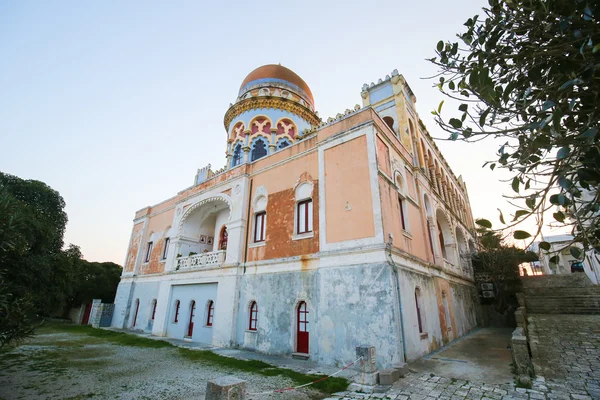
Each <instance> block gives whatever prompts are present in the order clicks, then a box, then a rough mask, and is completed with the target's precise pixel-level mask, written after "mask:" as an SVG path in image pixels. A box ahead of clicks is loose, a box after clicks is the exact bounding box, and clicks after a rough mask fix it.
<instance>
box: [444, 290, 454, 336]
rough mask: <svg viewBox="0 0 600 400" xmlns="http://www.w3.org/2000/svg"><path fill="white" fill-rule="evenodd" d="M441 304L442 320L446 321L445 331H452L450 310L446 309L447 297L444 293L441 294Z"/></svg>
mask: <svg viewBox="0 0 600 400" xmlns="http://www.w3.org/2000/svg"><path fill="white" fill-rule="evenodd" d="M442 303H443V305H444V319H445V320H446V329H447V330H452V322H451V321H450V308H449V307H448V296H446V292H442Z"/></svg>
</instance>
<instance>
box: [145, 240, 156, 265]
mask: <svg viewBox="0 0 600 400" xmlns="http://www.w3.org/2000/svg"><path fill="white" fill-rule="evenodd" d="M153 245H154V243H152V242H148V247H147V249H146V257H145V258H144V262H148V261H150V256H152V247H153Z"/></svg>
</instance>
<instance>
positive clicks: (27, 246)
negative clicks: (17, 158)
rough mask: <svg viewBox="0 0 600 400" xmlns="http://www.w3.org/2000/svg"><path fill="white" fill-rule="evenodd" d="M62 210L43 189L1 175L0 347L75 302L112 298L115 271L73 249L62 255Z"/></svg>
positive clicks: (110, 265) (54, 197) (35, 183)
mask: <svg viewBox="0 0 600 400" xmlns="http://www.w3.org/2000/svg"><path fill="white" fill-rule="evenodd" d="M64 208H65V202H64V200H63V198H62V197H61V196H60V194H59V193H58V192H57V191H55V190H53V189H52V188H50V187H49V186H48V185H46V184H45V183H43V182H40V181H36V180H24V179H21V178H18V177H16V176H12V175H8V174H4V173H1V172H0V346H1V345H4V344H7V343H10V342H12V341H15V340H19V339H22V338H24V337H26V336H27V335H29V334H31V332H32V331H33V328H34V327H35V323H36V321H40V320H41V319H42V318H43V317H48V316H54V315H61V314H62V313H63V312H64V310H65V309H66V308H67V307H69V306H71V305H72V304H73V302H74V301H87V300H88V299H89V298H90V297H94V298H102V299H103V300H104V301H112V299H113V298H114V292H115V291H116V287H117V285H118V282H119V276H120V267H119V266H118V265H116V264H114V263H89V262H87V261H85V260H83V259H82V255H81V251H80V250H79V248H78V247H77V246H73V245H70V246H69V247H68V248H67V249H66V250H63V249H62V248H63V235H64V231H65V226H66V223H67V214H66V213H65V211H64ZM79 304H81V303H79ZM79 304H77V305H79Z"/></svg>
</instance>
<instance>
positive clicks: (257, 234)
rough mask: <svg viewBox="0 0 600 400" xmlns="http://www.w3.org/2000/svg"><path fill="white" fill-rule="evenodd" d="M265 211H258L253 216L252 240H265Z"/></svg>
mask: <svg viewBox="0 0 600 400" xmlns="http://www.w3.org/2000/svg"><path fill="white" fill-rule="evenodd" d="M266 216H267V213H266V212H264V211H263V212H260V213H258V214H256V215H255V216H254V241H255V242H264V241H265V220H266Z"/></svg>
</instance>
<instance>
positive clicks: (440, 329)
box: [399, 269, 477, 361]
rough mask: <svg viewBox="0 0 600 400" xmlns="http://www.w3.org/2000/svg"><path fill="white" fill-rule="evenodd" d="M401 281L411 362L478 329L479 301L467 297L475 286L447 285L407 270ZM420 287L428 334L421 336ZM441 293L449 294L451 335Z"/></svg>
mask: <svg viewBox="0 0 600 400" xmlns="http://www.w3.org/2000/svg"><path fill="white" fill-rule="evenodd" d="M399 282H400V293H401V296H402V311H403V317H404V334H405V338H406V344H407V351H406V356H407V359H408V361H414V360H417V359H419V358H421V357H422V356H424V355H426V354H429V353H431V352H432V351H434V350H436V349H438V348H440V347H441V346H443V345H444V344H447V343H449V342H450V341H451V340H454V339H456V338H458V337H460V336H462V335H464V334H466V333H467V332H469V331H470V330H472V329H473V328H475V327H476V326H477V324H476V320H475V312H476V307H477V303H475V302H474V301H475V300H476V298H473V297H472V296H470V295H468V294H469V293H471V292H472V290H474V288H473V287H472V286H467V285H462V284H458V283H454V282H448V281H447V280H445V279H443V278H440V277H433V276H428V275H424V274H420V273H417V272H412V271H408V270H405V269H400V270H399ZM417 287H419V288H420V289H421V296H422V300H423V308H422V309H421V310H422V314H421V315H422V319H421V320H422V323H423V330H424V332H425V333H427V335H425V334H420V333H419V325H418V319H417V308H416V303H415V289H416V288H417ZM442 290H444V291H446V294H447V296H448V305H449V312H450V317H451V324H452V330H451V331H450V332H448V330H447V329H445V328H446V322H445V316H444V309H443V306H442V304H443V303H442ZM423 319H424V321H423ZM444 329H445V331H444Z"/></svg>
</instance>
